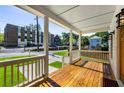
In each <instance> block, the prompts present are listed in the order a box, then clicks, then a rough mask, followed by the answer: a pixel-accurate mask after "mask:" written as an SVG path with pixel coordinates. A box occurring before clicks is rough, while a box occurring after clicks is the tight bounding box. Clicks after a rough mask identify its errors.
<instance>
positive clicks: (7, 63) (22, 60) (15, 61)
mask: <svg viewBox="0 0 124 93" xmlns="http://www.w3.org/2000/svg"><path fill="white" fill-rule="evenodd" d="M44 57H45V55H42V56H32V57H28V58H18V59H13V60H7V61H0V67H2V66H10V65H13V64H20V63H25V62H27V61H32V60H35V59H37V60H38V59H41V58H44Z"/></svg>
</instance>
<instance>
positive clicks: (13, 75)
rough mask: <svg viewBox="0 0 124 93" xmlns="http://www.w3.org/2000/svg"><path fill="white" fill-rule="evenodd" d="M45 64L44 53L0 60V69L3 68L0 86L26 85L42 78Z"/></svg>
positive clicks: (44, 73)
mask: <svg viewBox="0 0 124 93" xmlns="http://www.w3.org/2000/svg"><path fill="white" fill-rule="evenodd" d="M46 66H47V65H46V64H45V55H43V56H34V57H30V58H23V59H17V60H11V61H5V62H0V69H2V70H3V75H2V74H1V76H0V77H2V78H3V80H2V81H0V82H1V86H4V87H6V86H27V85H29V84H31V83H32V82H35V81H37V80H39V79H44V76H45V75H46V74H47V72H46V71H45V68H46Z"/></svg>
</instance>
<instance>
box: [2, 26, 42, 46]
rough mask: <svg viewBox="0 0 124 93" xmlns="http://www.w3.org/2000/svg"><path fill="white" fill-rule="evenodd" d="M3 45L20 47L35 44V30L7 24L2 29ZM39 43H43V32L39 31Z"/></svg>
mask: <svg viewBox="0 0 124 93" xmlns="http://www.w3.org/2000/svg"><path fill="white" fill-rule="evenodd" d="M4 39H5V46H7V47H10V46H12V47H22V46H36V45H37V31H35V30H33V29H31V28H30V27H20V26H16V25H12V24H7V25H6V27H5V29H4ZM39 44H40V45H42V44H43V32H41V33H39Z"/></svg>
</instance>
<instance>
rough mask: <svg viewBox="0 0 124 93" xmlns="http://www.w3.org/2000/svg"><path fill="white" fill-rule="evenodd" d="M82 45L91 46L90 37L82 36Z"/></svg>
mask: <svg viewBox="0 0 124 93" xmlns="http://www.w3.org/2000/svg"><path fill="white" fill-rule="evenodd" d="M81 45H82V46H87V45H89V37H88V36H82V37H81Z"/></svg>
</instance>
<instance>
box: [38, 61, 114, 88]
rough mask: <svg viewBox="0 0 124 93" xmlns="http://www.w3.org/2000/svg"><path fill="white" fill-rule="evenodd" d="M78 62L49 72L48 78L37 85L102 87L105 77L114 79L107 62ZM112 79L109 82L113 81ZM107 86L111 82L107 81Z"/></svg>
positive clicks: (104, 84)
mask: <svg viewBox="0 0 124 93" xmlns="http://www.w3.org/2000/svg"><path fill="white" fill-rule="evenodd" d="M80 64H81V61H79V62H77V63H76V64H74V65H66V66H65V67H63V68H62V69H60V70H57V71H55V72H53V73H51V74H50V75H49V79H48V80H47V81H44V82H42V83H41V84H39V85H38V86H39V87H52V86H54V87H103V86H106V82H108V81H106V79H108V80H112V81H113V80H114V77H113V75H112V72H111V69H110V67H109V65H108V64H103V63H98V62H84V64H83V65H82V66H80ZM112 81H111V83H113V82H112ZM113 84H114V83H113ZM108 86H111V84H109V83H108ZM112 86H113V85H112ZM115 86H116V85H115Z"/></svg>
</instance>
